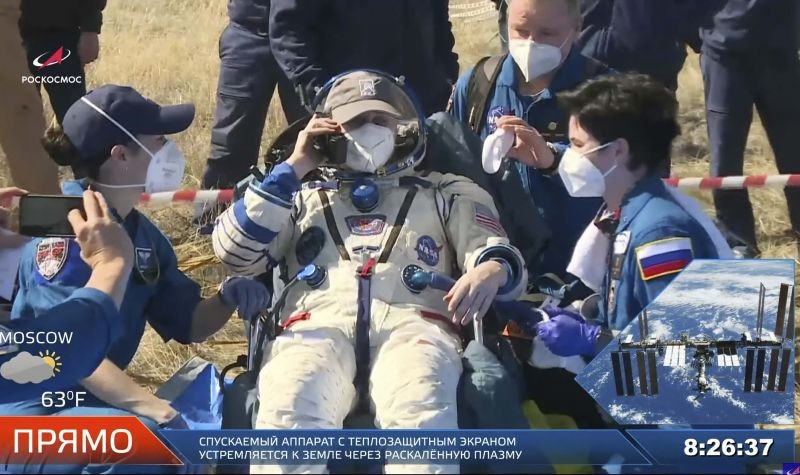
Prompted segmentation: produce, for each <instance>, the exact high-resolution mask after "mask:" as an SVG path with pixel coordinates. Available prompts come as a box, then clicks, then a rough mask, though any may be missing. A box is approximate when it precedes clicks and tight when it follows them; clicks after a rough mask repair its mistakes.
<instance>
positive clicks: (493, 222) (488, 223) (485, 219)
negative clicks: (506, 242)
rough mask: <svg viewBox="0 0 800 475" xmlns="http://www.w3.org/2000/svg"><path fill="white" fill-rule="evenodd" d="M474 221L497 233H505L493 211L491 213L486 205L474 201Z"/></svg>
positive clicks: (502, 234) (501, 234)
mask: <svg viewBox="0 0 800 475" xmlns="http://www.w3.org/2000/svg"><path fill="white" fill-rule="evenodd" d="M475 222H476V223H477V224H478V226H481V227H483V228H485V229H488V230H489V231H491V232H493V233H495V234H497V235H500V236H505V235H506V232H505V231H504V230H503V226H502V225H501V224H500V220H498V219H497V218H496V217H495V216H494V213H492V210H491V209H489V207H488V206H485V205H482V204H480V203H475Z"/></svg>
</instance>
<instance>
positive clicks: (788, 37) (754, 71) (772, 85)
mask: <svg viewBox="0 0 800 475" xmlns="http://www.w3.org/2000/svg"><path fill="white" fill-rule="evenodd" d="M720 4H721V8H719V10H718V11H717V13H716V14H715V16H714V19H713V26H712V27H710V28H705V29H703V30H701V37H702V40H703V47H702V56H701V57H700V65H701V69H702V71H703V81H704V83H705V98H706V118H707V122H708V142H709V147H710V148H711V174H712V175H714V176H728V175H741V174H742V171H743V165H744V150H745V145H746V143H747V135H748V132H749V130H750V123H751V122H752V119H753V105H755V107H756V110H758V114H759V116H760V117H761V123H762V124H763V125H764V129H766V132H767V137H768V138H769V142H770V145H771V146H772V151H773V152H774V154H775V162H776V164H777V166H778V172H779V173H782V174H784V173H800V155H798V150H797V141H796V138H795V136H796V135H797V131H798V130H800V115H798V111H800V88H798V86H800V60H799V59H798V55H797V48H798V42H797V38H798V28H800V25H798V22H797V18H798V12H797V9H798V8H800V7H798V4H797V2H796V1H789V2H787V1H784V0H727V1H724V2H719V1H718V2H717V5H720ZM784 193H785V195H786V201H787V204H788V206H789V219H790V221H791V226H792V230H793V231H794V233H795V234H796V235H797V233H798V232H800V189H798V188H786V190H785V192H784ZM714 205H715V206H716V209H717V216H718V217H719V219H720V221H722V223H723V224H724V225H725V226H726V227H727V228H728V229H730V230H731V231H732V232H733V233H735V234H737V235H738V236H740V237H741V238H742V239H743V240H744V241H746V242H747V243H748V244H749V246H750V247H749V249H748V252H747V255H749V256H754V255H757V254H758V253H759V251H758V246H757V244H756V231H755V219H754V217H753V208H752V205H751V204H750V199H749V197H748V194H747V190H715V191H714Z"/></svg>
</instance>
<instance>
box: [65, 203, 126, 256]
mask: <svg viewBox="0 0 800 475" xmlns="http://www.w3.org/2000/svg"><path fill="white" fill-rule="evenodd" d="M83 207H84V210H85V212H86V217H85V218H84V217H83V216H82V215H81V212H80V210H77V209H73V210H72V211H70V212H69V214H68V215H67V219H68V220H69V223H70V225H72V229H73V230H74V231H75V241H77V242H78V246H80V248H81V258H82V259H83V260H84V261H85V262H86V264H88V265H89V267H91V268H92V269H95V268H97V267H99V266H101V265H110V266H115V267H119V268H122V269H128V270H130V269H131V267H132V266H133V244H132V243H131V239H130V237H128V233H127V232H125V229H123V228H122V226H120V224H119V223H117V222H116V221H115V220H114V216H113V215H112V214H111V211H110V210H109V208H108V204H107V203H106V200H105V198H103V195H102V194H100V193H98V192H96V191H84V192H83Z"/></svg>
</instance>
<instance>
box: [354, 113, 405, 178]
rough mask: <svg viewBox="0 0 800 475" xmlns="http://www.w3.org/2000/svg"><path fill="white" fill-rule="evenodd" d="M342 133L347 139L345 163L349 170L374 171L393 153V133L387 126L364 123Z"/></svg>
mask: <svg viewBox="0 0 800 475" xmlns="http://www.w3.org/2000/svg"><path fill="white" fill-rule="evenodd" d="M344 135H345V137H347V139H348V141H347V159H346V161H345V165H346V167H347V168H348V169H350V170H353V171H357V172H367V173H375V171H376V170H378V169H379V168H381V167H382V166H384V165H385V164H386V162H388V161H389V159H390V158H391V157H392V153H394V136H395V133H394V131H393V130H391V129H389V128H388V127H384V126H382V125H377V124H372V123H366V124H364V125H362V126H360V127H358V128H357V129H353V130H351V131H349V132H346V133H345V134H344Z"/></svg>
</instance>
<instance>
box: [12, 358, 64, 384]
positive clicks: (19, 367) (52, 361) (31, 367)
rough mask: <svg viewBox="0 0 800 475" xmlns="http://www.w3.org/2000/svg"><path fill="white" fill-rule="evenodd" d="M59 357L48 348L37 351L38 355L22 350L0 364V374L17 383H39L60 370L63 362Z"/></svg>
mask: <svg viewBox="0 0 800 475" xmlns="http://www.w3.org/2000/svg"><path fill="white" fill-rule="evenodd" d="M60 359H61V357H60V356H58V355H56V354H55V352H53V353H50V351H49V350H45V352H44V353H42V352H39V354H38V356H35V355H32V354H30V353H28V352H27V351H23V352H20V353H18V354H17V355H16V356H14V357H13V358H12V359H11V360H9V361H7V362H5V363H3V364H2V365H0V376H2V377H3V378H5V379H10V380H11V381H14V382H15V383H19V384H25V383H41V382H42V381H44V380H45V379H49V378H52V377H55V375H56V373H58V372H59V371H61V366H62V364H63V363H61V361H59V360H60Z"/></svg>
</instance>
